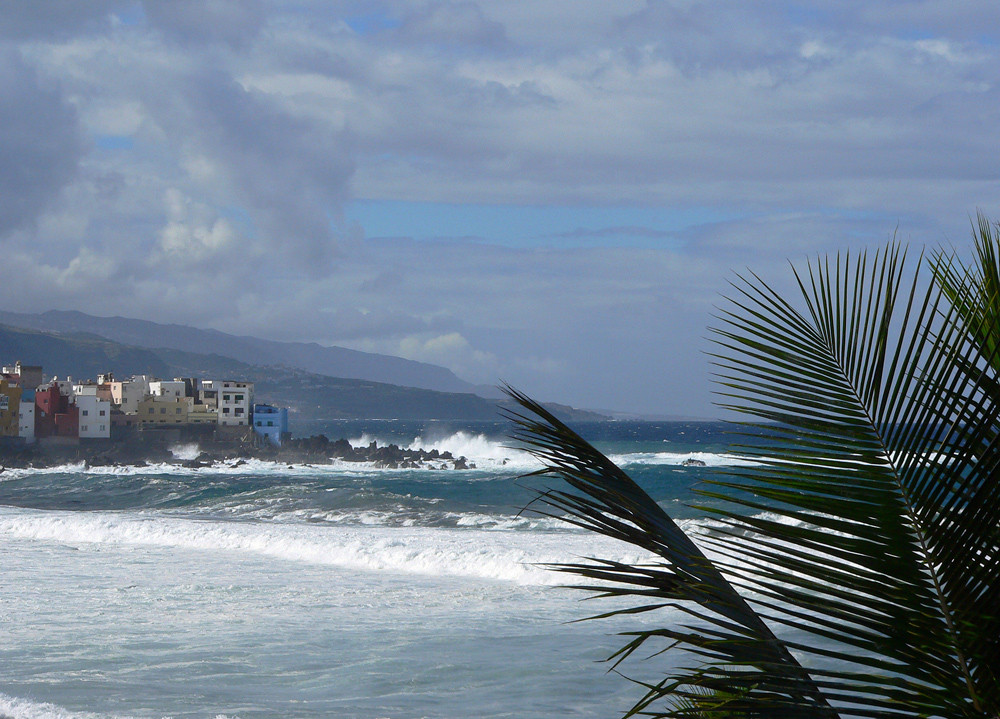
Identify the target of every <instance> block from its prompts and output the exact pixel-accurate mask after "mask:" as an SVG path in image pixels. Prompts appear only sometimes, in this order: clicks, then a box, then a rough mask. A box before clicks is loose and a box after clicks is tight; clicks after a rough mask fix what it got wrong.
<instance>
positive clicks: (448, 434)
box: [0, 421, 741, 719]
mask: <svg viewBox="0 0 1000 719" xmlns="http://www.w3.org/2000/svg"><path fill="white" fill-rule="evenodd" d="M293 429H294V430H295V432H296V434H299V435H308V434H315V433H319V432H323V433H325V434H326V435H327V436H329V437H331V438H337V437H342V436H343V437H347V438H349V439H351V440H352V442H353V443H355V444H368V443H369V442H370V441H371V440H372V439H377V440H378V441H379V443H380V444H381V443H383V442H389V441H391V442H396V443H398V444H402V445H407V446H409V445H413V446H421V447H424V448H428V449H430V448H435V447H436V448H438V449H441V450H445V449H447V450H450V451H451V452H453V453H454V454H455V455H456V456H457V455H465V456H466V457H468V458H469V459H470V460H472V461H473V462H475V464H476V469H475V470H471V471H453V470H437V469H433V468H422V469H412V470H385V469H376V468H374V467H370V466H367V465H357V464H347V463H339V464H334V465H315V466H310V465H296V466H287V465H284V464H270V463H264V462H256V461H254V462H250V463H249V464H246V465H242V466H239V467H235V466H216V467H214V468H210V469H181V468H178V467H173V466H168V465H160V466H150V467H144V468H95V469H91V470H85V469H84V468H83V467H82V466H65V467H59V468H54V469H48V470H7V471H6V472H4V473H3V474H2V475H0V716H2V717H8V716H9V717H14V718H16V719H21V718H22V717H23V718H25V719H28V718H30V719H35V718H36V717H37V718H39V719H42V718H45V719H52V718H54V717H60V718H62V717H67V718H74V719H75V718H77V717H80V718H84V717H85V718H91V717H94V718H96V717H144V718H158V717H166V716H169V717H209V718H211V717H217V716H220V715H222V716H227V717H236V716H238V717H242V718H243V719H250V718H257V717H260V718H263V717H401V718H402V717H472V716H476V717H507V716H510V717H514V716H517V717H552V716H570V717H605V716H614V715H620V714H621V713H623V712H624V711H625V710H626V709H627V708H628V707H630V706H631V704H632V702H633V701H635V700H636V699H637V698H638V697H639V695H640V691H639V689H638V688H637V687H636V686H634V685H633V684H631V683H629V682H628V681H626V680H624V679H622V678H621V677H619V676H616V675H614V674H609V673H608V672H607V670H608V665H607V664H604V663H602V662H601V661H600V660H601V659H603V658H605V657H606V656H608V655H609V654H610V653H612V652H613V651H614V650H615V649H616V648H617V647H618V646H619V645H620V644H621V643H622V642H623V640H622V639H621V638H620V637H617V636H615V633H616V632H620V631H626V630H628V629H630V628H632V627H634V626H636V625H638V624H644V623H645V624H648V623H655V622H662V621H669V617H663V616H659V617H658V616H656V615H655V613H653V614H648V615H644V616H641V617H628V618H621V619H615V620H602V621H595V622H583V623H570V622H573V621H574V620H577V619H581V618H583V617H586V616H589V615H590V614H594V613H597V612H598V611H604V610H607V609H608V608H610V607H611V606H612V605H611V604H609V603H608V601H605V600H600V601H597V602H581V599H582V598H583V597H584V596H585V595H583V594H581V593H579V592H576V591H572V590H567V589H563V588H560V587H558V586H557V585H558V584H559V583H560V582H562V581H564V580H565V578H564V577H560V576H559V575H557V574H554V573H552V572H551V571H548V570H546V569H545V568H544V567H542V566H540V565H542V564H545V563H548V562H559V561H574V560H576V559H578V558H580V557H583V556H600V557H607V558H614V559H622V560H631V561H634V560H637V559H640V558H641V557H640V555H639V554H638V553H637V552H636V550H634V549H632V548H631V547H628V546H624V545H619V544H615V543H613V542H610V541H608V540H604V539H602V538H599V537H595V536H591V535H589V534H587V533H584V532H580V531H577V530H574V529H572V528H570V527H568V526H567V525H565V524H564V523H562V522H560V521H558V520H554V519H550V518H544V517H538V516H534V515H531V514H530V513H524V512H522V511H521V510H522V509H523V508H524V507H525V505H527V504H528V503H529V502H530V501H531V499H532V496H533V495H532V492H531V490H530V489H528V488H527V487H525V486H524V484H525V483H524V482H522V481H519V480H518V479H517V477H518V475H520V474H522V473H524V472H527V471H531V470H532V469H534V468H536V466H537V465H536V464H535V463H534V460H532V458H531V457H529V456H527V455H525V454H524V453H522V452H520V451H518V450H515V449H511V448H509V447H506V446H505V445H506V444H507V443H508V442H507V440H506V439H505V433H506V432H507V431H508V429H509V428H508V427H506V426H505V425H503V424H501V423H479V424H464V425H458V424H449V423H425V424H419V423H405V422H389V421H383V422H367V423H358V422H331V423H317V424H313V425H310V426H304V427H295V428H293ZM578 429H579V430H580V431H581V432H582V433H583V434H584V435H585V436H587V437H588V438H589V439H591V440H592V441H593V442H594V443H595V444H596V445H597V446H598V447H599V448H601V449H602V450H603V451H605V452H606V453H608V454H609V455H611V456H612V457H613V458H614V459H615V460H616V461H617V462H618V463H619V464H621V465H622V466H624V467H625V468H626V470H627V471H628V472H629V473H630V474H632V475H633V477H634V478H635V479H636V480H637V481H638V482H639V483H640V484H642V485H643V487H644V488H646V490H647V491H648V492H649V493H650V494H651V495H652V496H653V497H654V498H655V499H656V500H657V501H659V502H660V503H661V504H662V505H663V506H664V507H665V508H666V509H667V510H668V512H670V513H672V514H673V515H674V516H676V517H680V518H682V519H683V520H684V521H685V522H687V523H689V524H690V525H691V526H692V527H696V526H697V525H698V524H699V523H701V522H704V521H706V520H704V518H701V517H699V513H698V512H697V511H696V510H691V509H689V508H687V507H686V506H685V502H688V501H690V500H692V499H693V495H692V493H691V489H692V487H693V486H694V485H696V484H697V483H698V482H699V481H700V480H702V479H705V478H707V477H709V476H711V475H712V473H713V472H716V471H718V470H719V469H720V468H724V467H728V466H733V465H736V464H739V463H740V461H741V460H740V459H739V458H738V457H735V456H732V455H729V454H727V453H726V447H727V444H728V441H729V439H730V438H729V437H727V436H726V435H725V433H724V429H725V427H724V425H721V424H713V423H642V422H615V423H601V424H587V425H580V426H579V427H578ZM174 451H175V453H176V454H177V455H178V456H193V455H194V454H196V453H197V451H198V450H197V447H194V446H179V447H177V448H175V450H174ZM688 458H696V459H701V460H702V461H704V462H705V464H706V465H707V466H706V467H684V466H682V462H683V461H684V460H685V459H688ZM534 483H535V484H538V482H537V481H535V482H534ZM666 661H671V659H670V658H664V657H660V658H657V659H653V660H650V661H645V662H643V661H637V662H632V663H631V665H630V666H627V667H625V670H626V672H627V673H629V674H631V675H633V676H635V677H637V678H641V679H648V678H654V677H656V676H657V675H658V673H659V671H662V668H663V666H664V664H663V663H664V662H666Z"/></svg>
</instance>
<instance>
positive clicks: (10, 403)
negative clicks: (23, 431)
mask: <svg viewBox="0 0 1000 719" xmlns="http://www.w3.org/2000/svg"><path fill="white" fill-rule="evenodd" d="M20 409H21V388H20V387H18V386H16V385H12V384H11V383H10V382H8V381H7V380H5V379H0V437H17V436H18V431H19V430H20V423H19V422H18V412H19V411H20Z"/></svg>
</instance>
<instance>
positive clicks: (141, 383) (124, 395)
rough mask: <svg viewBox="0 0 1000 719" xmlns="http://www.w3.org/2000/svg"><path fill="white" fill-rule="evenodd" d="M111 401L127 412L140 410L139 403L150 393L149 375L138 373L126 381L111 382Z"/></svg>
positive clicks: (133, 412)
mask: <svg viewBox="0 0 1000 719" xmlns="http://www.w3.org/2000/svg"><path fill="white" fill-rule="evenodd" d="M108 386H109V387H110V388H111V401H112V402H113V403H114V404H115V405H117V407H118V409H120V410H121V411H122V412H124V413H125V414H135V413H136V412H138V411H139V403H140V402H142V400H143V399H145V397H146V395H147V394H149V377H148V376H146V375H137V376H135V377H133V378H132V379H131V380H125V381H124V382H109V383H108Z"/></svg>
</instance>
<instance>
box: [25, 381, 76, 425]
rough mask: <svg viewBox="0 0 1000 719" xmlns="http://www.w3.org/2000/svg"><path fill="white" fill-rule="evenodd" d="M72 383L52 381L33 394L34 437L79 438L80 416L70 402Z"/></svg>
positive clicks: (74, 405)
mask: <svg viewBox="0 0 1000 719" xmlns="http://www.w3.org/2000/svg"><path fill="white" fill-rule="evenodd" d="M72 387H73V385H72V382H60V381H59V380H57V379H53V380H52V381H51V382H49V383H48V384H47V385H42V386H41V387H39V388H38V390H37V391H36V392H35V437H36V438H38V439H44V438H47V437H72V438H74V439H75V438H78V437H79V436H80V415H79V409H78V408H77V406H76V404H74V403H73V402H71V401H70V400H71V398H72V395H71V392H72Z"/></svg>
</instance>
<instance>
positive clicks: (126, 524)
mask: <svg viewBox="0 0 1000 719" xmlns="http://www.w3.org/2000/svg"><path fill="white" fill-rule="evenodd" d="M0 536H2V537H6V538H8V539H28V540H39V541H53V542H58V543H60V544H107V545H118V546H155V547H171V548H177V549H183V550H191V551H204V552H218V551H227V552H238V553H249V554H254V555H259V556H267V557H273V558H275V559H279V560H283V561H298V562H306V563H310V564H320V565H327V566H332V567H338V568H342V569H351V570H360V571H373V572H390V573H401V574H422V575H429V576H453V577H468V578H476V579H496V580H504V581H510V582H516V583H521V584H554V583H558V579H557V578H556V577H555V576H554V575H553V574H552V573H551V572H548V571H546V570H544V569H543V568H540V567H539V566H537V565H539V564H545V563H552V562H567V561H576V560H577V559H578V558H579V557H581V556H602V557H608V558H613V559H616V560H618V561H624V562H635V561H638V560H639V558H640V556H641V555H639V554H637V553H636V552H635V550H633V549H631V548H630V547H627V546H625V545H622V544H620V543H616V542H612V541H610V540H607V539H605V538H602V537H597V536H595V535H590V534H585V533H570V532H553V533H545V532H530V533H529V532H504V533H500V532H495V531H485V530H482V529H466V528H463V529H445V528H429V527H378V528H371V527H343V526H330V525H307V524H303V525H295V524H283V523H282V524H279V523H261V522H226V521H217V520H195V519H183V518H177V517H170V516H164V515H160V514H152V513H151V514H145V515H141V516H135V515H126V514H120V513H115V512H87V513H83V512H65V511H40V510H28V509H12V508H11V509H8V508H0Z"/></svg>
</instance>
